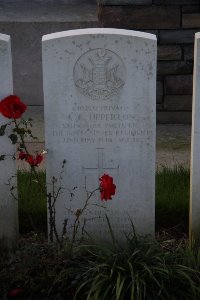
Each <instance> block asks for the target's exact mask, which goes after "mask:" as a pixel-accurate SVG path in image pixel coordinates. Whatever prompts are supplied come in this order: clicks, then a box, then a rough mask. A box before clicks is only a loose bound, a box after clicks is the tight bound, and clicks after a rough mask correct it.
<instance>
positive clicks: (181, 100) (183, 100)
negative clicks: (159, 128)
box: [164, 95, 192, 111]
mask: <svg viewBox="0 0 200 300" xmlns="http://www.w3.org/2000/svg"><path fill="white" fill-rule="evenodd" d="M164 108H165V109H166V110H172V111H191V110H192V95H166V96H164Z"/></svg>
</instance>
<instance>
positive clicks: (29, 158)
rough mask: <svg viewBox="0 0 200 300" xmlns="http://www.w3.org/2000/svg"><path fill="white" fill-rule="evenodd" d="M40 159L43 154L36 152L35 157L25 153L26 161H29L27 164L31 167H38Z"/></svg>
mask: <svg viewBox="0 0 200 300" xmlns="http://www.w3.org/2000/svg"><path fill="white" fill-rule="evenodd" d="M42 160H43V155H41V154H37V155H36V157H35V158H34V157H33V155H27V157H26V161H27V163H29V165H30V166H32V167H38V166H39V164H40V163H41V162H42Z"/></svg>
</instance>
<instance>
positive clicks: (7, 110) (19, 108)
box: [0, 95, 27, 119]
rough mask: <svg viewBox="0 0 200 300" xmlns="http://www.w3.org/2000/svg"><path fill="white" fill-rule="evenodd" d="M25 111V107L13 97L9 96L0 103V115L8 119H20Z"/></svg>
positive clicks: (18, 99) (17, 98)
mask: <svg viewBox="0 0 200 300" xmlns="http://www.w3.org/2000/svg"><path fill="white" fill-rule="evenodd" d="M26 109H27V106H26V105H25V104H24V103H23V102H21V100H20V98H19V97H17V96H15V95H10V96H8V97H6V98H5V99H3V100H1V101H0V113H1V114H2V115H3V116H4V117H6V118H9V119H18V118H20V117H21V115H22V114H23V113H24V112H25V111H26Z"/></svg>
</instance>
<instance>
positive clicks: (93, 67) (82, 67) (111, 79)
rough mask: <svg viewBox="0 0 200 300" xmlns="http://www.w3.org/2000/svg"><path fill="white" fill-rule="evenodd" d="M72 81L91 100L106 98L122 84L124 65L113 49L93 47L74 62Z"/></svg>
mask: <svg viewBox="0 0 200 300" xmlns="http://www.w3.org/2000/svg"><path fill="white" fill-rule="evenodd" d="M74 82H75V85H76V87H77V88H78V90H79V92H80V93H81V94H82V95H84V96H86V97H88V98H90V99H92V100H107V99H110V98H111V97H112V96H114V95H117V94H118V93H119V91H120V90H121V89H122V87H123V86H124V84H125V65H124V63H123V61H122V59H121V58H120V57H119V56H118V55H117V54H116V53H114V52H113V51H110V50H108V49H103V48H99V49H93V50H90V51H88V52H86V53H84V54H83V55H82V56H80V57H79V59H78V60H77V62H76V63H75V66H74Z"/></svg>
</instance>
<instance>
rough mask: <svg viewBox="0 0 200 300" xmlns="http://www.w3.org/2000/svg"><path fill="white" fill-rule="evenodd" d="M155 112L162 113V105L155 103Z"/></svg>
mask: <svg viewBox="0 0 200 300" xmlns="http://www.w3.org/2000/svg"><path fill="white" fill-rule="evenodd" d="M156 111H163V105H162V103H156Z"/></svg>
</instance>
